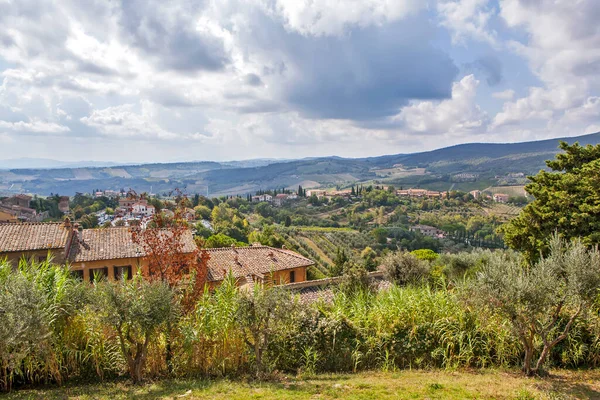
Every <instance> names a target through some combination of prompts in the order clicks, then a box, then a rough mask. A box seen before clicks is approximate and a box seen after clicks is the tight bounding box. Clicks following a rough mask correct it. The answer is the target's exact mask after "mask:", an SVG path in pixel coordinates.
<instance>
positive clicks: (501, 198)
mask: <svg viewBox="0 0 600 400" xmlns="http://www.w3.org/2000/svg"><path fill="white" fill-rule="evenodd" d="M508 198H509V196H508V195H507V194H504V193H496V194H494V201H495V202H496V203H507V202H508Z"/></svg>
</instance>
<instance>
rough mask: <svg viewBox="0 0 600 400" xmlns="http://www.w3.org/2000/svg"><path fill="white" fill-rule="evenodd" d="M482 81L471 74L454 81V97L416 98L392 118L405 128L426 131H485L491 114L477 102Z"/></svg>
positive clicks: (432, 132) (462, 132)
mask: <svg viewBox="0 0 600 400" xmlns="http://www.w3.org/2000/svg"><path fill="white" fill-rule="evenodd" d="M478 86H479V81H478V80H477V79H475V77H474V76H473V75H467V76H465V77H464V78H462V79H461V80H460V81H459V82H455V83H454V84H453V85H452V98H451V99H447V100H443V101H441V102H432V101H423V102H413V104H411V105H410V106H407V107H404V108H403V109H402V111H400V113H399V114H398V115H397V116H395V117H394V118H392V121H393V122H394V123H396V124H399V126H400V127H401V129H403V130H407V131H408V132H413V133H419V134H426V135H440V134H444V135H465V134H468V133H469V132H477V133H480V132H483V131H485V129H486V126H487V122H488V116H487V114H486V113H485V112H484V111H483V110H481V108H480V107H479V106H478V105H477V104H476V103H475V95H476V94H477V87H478Z"/></svg>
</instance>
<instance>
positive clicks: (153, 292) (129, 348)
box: [95, 275, 175, 383]
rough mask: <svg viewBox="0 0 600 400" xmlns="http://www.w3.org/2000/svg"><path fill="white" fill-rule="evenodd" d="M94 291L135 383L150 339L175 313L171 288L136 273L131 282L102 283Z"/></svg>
mask: <svg viewBox="0 0 600 400" xmlns="http://www.w3.org/2000/svg"><path fill="white" fill-rule="evenodd" d="M95 290H96V291H97V306H98V307H97V311H98V312H99V313H100V315H101V317H102V319H103V320H104V322H105V323H107V324H108V325H110V326H112V327H113V328H114V329H115V331H116V333H117V337H118V338H119V345H120V347H121V351H122V353H123V357H124V358H125V361H126V362H127V369H128V371H129V375H130V376H131V379H132V380H133V382H134V383H139V382H141V381H142V380H143V371H144V366H145V363H146V358H147V356H148V346H149V344H150V342H151V340H153V339H154V338H155V336H156V335H157V334H158V332H159V330H160V328H161V327H163V326H164V325H165V323H166V322H167V321H168V320H169V319H170V318H171V317H172V316H173V314H174V312H175V306H174V300H173V290H172V289H171V288H169V286H168V285H167V284H166V283H164V282H161V281H153V282H148V281H145V280H143V279H142V278H141V276H139V275H138V276H136V278H135V279H133V280H131V281H121V282H102V283H100V284H98V285H97V286H96V287H95Z"/></svg>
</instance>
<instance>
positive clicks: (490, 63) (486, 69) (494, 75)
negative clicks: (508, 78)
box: [465, 55, 503, 86]
mask: <svg viewBox="0 0 600 400" xmlns="http://www.w3.org/2000/svg"><path fill="white" fill-rule="evenodd" d="M465 67H466V69H467V70H468V71H476V72H481V73H482V74H483V75H484V76H485V80H486V82H487V84H488V85H490V86H496V85H498V84H499V83H500V82H502V79H503V74H502V61H500V59H499V58H498V57H496V56H493V55H486V56H483V57H480V58H478V59H477V60H475V61H473V62H471V63H468V64H466V65H465Z"/></svg>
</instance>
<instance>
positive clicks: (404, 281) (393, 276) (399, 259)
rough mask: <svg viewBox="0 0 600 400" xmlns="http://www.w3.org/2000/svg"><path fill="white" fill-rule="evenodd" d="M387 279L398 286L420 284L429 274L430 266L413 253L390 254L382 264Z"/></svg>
mask: <svg viewBox="0 0 600 400" xmlns="http://www.w3.org/2000/svg"><path fill="white" fill-rule="evenodd" d="M381 265H382V266H383V268H384V271H385V274H386V277H387V278H388V279H389V280H390V281H392V282H394V283H396V284H398V285H409V284H420V283H422V282H423V281H424V278H425V277H426V276H427V275H428V274H429V268H430V267H429V264H428V263H427V262H426V261H423V260H420V259H418V258H417V257H416V256H415V255H414V254H411V253H401V252H396V253H390V254H388V255H387V256H385V257H384V258H383V260H382V262H381Z"/></svg>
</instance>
